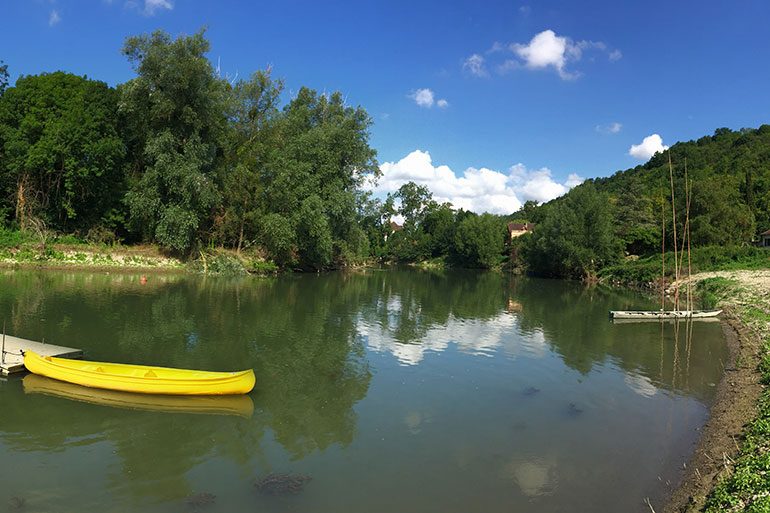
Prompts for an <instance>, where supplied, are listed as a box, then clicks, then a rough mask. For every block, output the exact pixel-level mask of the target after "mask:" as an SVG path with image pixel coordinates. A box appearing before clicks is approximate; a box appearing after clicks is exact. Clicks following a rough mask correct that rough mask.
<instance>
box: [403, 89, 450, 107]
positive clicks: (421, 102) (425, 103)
mask: <svg viewBox="0 0 770 513" xmlns="http://www.w3.org/2000/svg"><path fill="white" fill-rule="evenodd" d="M408 96H409V98H411V99H412V100H414V103H416V104H417V106H419V107H423V108H426V109H430V108H431V107H433V105H436V106H437V107H438V108H440V109H445V108H447V107H449V102H448V101H446V100H445V99H443V98H439V99H436V93H434V92H433V91H432V90H431V89H428V88H427V87H426V88H424V89H417V90H416V91H413V92H412V93H410V94H409V95H408Z"/></svg>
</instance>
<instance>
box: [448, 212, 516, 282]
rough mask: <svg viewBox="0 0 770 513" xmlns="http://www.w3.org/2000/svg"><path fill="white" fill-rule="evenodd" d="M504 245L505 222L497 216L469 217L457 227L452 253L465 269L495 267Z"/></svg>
mask: <svg viewBox="0 0 770 513" xmlns="http://www.w3.org/2000/svg"><path fill="white" fill-rule="evenodd" d="M504 245H505V222H504V220H503V219H502V218H500V217H498V216H494V215H492V214H482V215H480V216H479V215H470V216H467V217H465V218H464V219H463V220H462V221H461V222H460V223H459V224H458V225H457V232H456V233H455V237H454V251H455V253H456V255H457V256H458V257H459V259H460V261H461V263H462V264H463V265H464V266H466V267H480V268H484V269H491V268H493V267H496V266H497V265H499V263H500V259H501V256H502V253H503V249H504Z"/></svg>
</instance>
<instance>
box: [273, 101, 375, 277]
mask: <svg viewBox="0 0 770 513" xmlns="http://www.w3.org/2000/svg"><path fill="white" fill-rule="evenodd" d="M370 126H371V118H370V117H369V115H368V114H367V113H366V111H365V110H364V109H363V108H361V107H356V108H353V107H349V106H347V105H346V104H345V101H344V99H343V97H342V94H340V93H338V92H337V93H333V94H331V95H325V94H318V93H317V92H316V91H313V90H311V89H308V88H302V89H300V90H299V92H298V93H297V96H296V97H295V98H294V99H293V100H292V101H291V102H290V103H289V104H288V105H287V106H286V107H285V108H284V109H283V112H282V114H281V116H280V119H279V121H278V122H277V130H278V135H277V137H278V143H277V144H276V148H275V149H274V151H273V152H272V156H271V158H270V162H269V164H268V165H266V166H264V167H263V168H262V172H261V174H260V176H259V179H260V181H261V186H262V187H263V193H262V196H263V198H264V204H265V205H266V208H267V209H268V212H270V213H277V214H280V215H282V216H283V217H285V218H286V219H289V220H290V221H291V224H292V226H293V227H294V228H295V233H296V238H295V242H296V254H297V256H298V259H299V262H300V265H302V266H303V267H308V268H313V269H318V268H323V267H326V266H331V265H346V264H347V263H349V260H350V259H351V258H354V257H355V258H359V257H364V256H366V255H365V254H361V253H362V252H365V251H367V250H368V244H366V243H365V242H364V241H365V234H364V232H363V231H362V230H361V228H360V227H358V226H357V225H356V220H357V213H358V207H359V205H358V204H357V202H359V201H360V198H361V196H360V195H359V194H358V191H359V188H360V186H361V185H362V184H363V183H364V180H367V179H369V178H375V177H377V176H378V175H379V173H380V171H379V167H378V165H377V160H376V158H375V157H376V152H375V151H374V150H373V149H372V148H371V147H370V146H369V127H370Z"/></svg>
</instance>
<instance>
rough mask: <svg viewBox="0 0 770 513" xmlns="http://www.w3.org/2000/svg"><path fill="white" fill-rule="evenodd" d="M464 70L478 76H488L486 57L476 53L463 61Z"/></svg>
mask: <svg viewBox="0 0 770 513" xmlns="http://www.w3.org/2000/svg"><path fill="white" fill-rule="evenodd" d="M463 71H466V72H468V73H470V74H471V75H474V76H476V77H488V76H489V72H488V71H487V68H486V65H485V64H484V57H483V56H481V55H479V54H477V53H474V54H473V55H471V56H470V57H468V58H467V59H465V61H463Z"/></svg>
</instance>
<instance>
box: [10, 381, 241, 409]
mask: <svg viewBox="0 0 770 513" xmlns="http://www.w3.org/2000/svg"><path fill="white" fill-rule="evenodd" d="M22 383H23V385H24V393H25V394H42V395H47V396H53V397H60V398H63V399H69V400H72V401H78V402H81V403H89V404H96V405H99V406H110V407H113V408H122V409H126V410H142V411H152V412H164V413H195V414H203V415H237V416H239V417H245V418H248V417H251V416H252V414H253V413H254V402H253V401H252V400H251V397H249V396H247V395H228V396H224V397H214V396H179V395H148V394H132V393H130V392H118V391H116V390H102V389H99V388H89V387H84V386H80V385H74V384H72V383H66V382H64V381H59V380H58V379H51V378H46V377H45V376H39V375H37V374H27V375H26V376H24V379H23V380H22Z"/></svg>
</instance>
